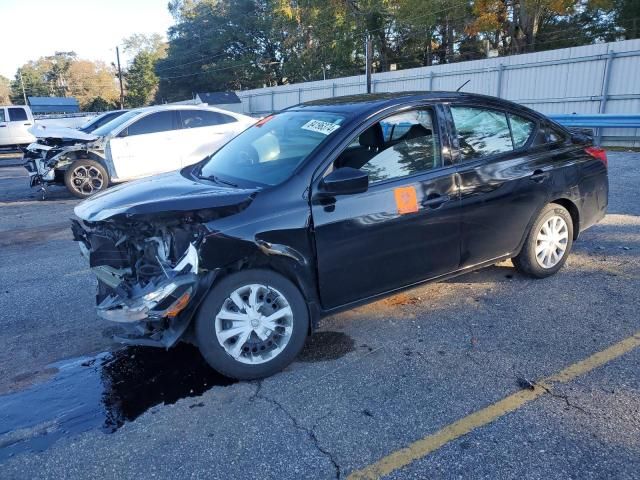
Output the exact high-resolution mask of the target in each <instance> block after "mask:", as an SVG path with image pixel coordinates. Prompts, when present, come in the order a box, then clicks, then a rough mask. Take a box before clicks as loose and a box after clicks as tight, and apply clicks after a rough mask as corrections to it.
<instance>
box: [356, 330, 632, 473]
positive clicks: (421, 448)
mask: <svg viewBox="0 0 640 480" xmlns="http://www.w3.org/2000/svg"><path fill="white" fill-rule="evenodd" d="M637 347H640V332H637V333H636V334H635V335H633V336H631V337H628V338H626V339H624V340H622V341H621V342H618V343H616V344H615V345H612V346H610V347H609V348H607V349H605V350H602V351H600V352H597V353H594V354H593V355H591V356H590V357H588V358H586V359H584V360H581V361H579V362H577V363H574V364H573V365H570V366H568V367H567V368H565V369H564V370H562V371H561V372H559V373H557V374H555V375H552V376H550V377H548V378H546V379H544V380H541V381H539V382H536V384H535V386H534V388H533V390H520V391H518V392H516V393H514V394H513V395H509V396H508V397H506V398H503V399H502V400H500V401H498V402H496V403H494V404H492V405H489V406H488V407H485V408H483V409H482V410H478V411H477V412H474V413H472V414H470V415H467V416H466V417H464V418H461V419H460V420H458V421H456V422H454V423H452V424H450V425H447V426H446V427H444V428H442V429H441V430H439V431H437V432H435V433H434V434H432V435H427V436H426V437H424V438H421V439H420V440H417V441H415V442H413V443H412V444H410V445H409V446H407V447H405V448H402V449H400V450H397V451H395V452H393V453H391V454H390V455H387V456H386V457H384V458H382V459H380V460H378V461H377V462H376V463H373V464H371V465H369V466H367V467H365V468H363V469H362V470H357V471H355V472H353V473H351V474H350V475H349V476H348V477H347V479H348V480H356V479H358V480H360V479H373V478H380V477H382V476H384V475H389V474H390V473H393V472H395V471H396V470H399V469H401V468H403V467H406V466H407V465H409V464H410V463H412V462H414V461H416V460H418V459H420V458H423V457H426V456H427V455H429V454H430V453H432V452H434V451H436V450H437V449H439V448H440V447H442V446H444V445H446V444H447V443H449V442H451V441H452V440H455V439H457V438H459V437H461V436H463V435H466V434H467V433H469V432H471V431H473V430H475V429H476V428H479V427H482V426H484V425H487V424H489V423H491V422H493V421H494V420H496V419H498V418H500V417H503V416H504V415H506V414H507V413H510V412H513V411H514V410H517V409H518V408H520V407H522V406H523V405H525V404H527V403H529V402H531V401H532V400H535V399H536V398H538V397H541V396H543V395H544V394H545V393H548V392H549V390H550V389H551V388H552V387H553V385H554V384H558V383H566V382H569V381H571V380H573V379H575V378H577V377H579V376H581V375H584V374H586V373H589V372H591V371H592V370H594V369H596V368H598V367H600V366H602V365H605V364H606V363H609V362H611V361H612V360H615V359H616V358H618V357H620V356H622V355H624V354H625V353H627V352H629V351H631V350H633V349H635V348H637Z"/></svg>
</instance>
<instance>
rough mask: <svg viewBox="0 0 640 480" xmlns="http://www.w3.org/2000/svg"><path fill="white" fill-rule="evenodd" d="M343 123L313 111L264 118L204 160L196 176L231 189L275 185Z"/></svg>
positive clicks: (340, 117)
mask: <svg viewBox="0 0 640 480" xmlns="http://www.w3.org/2000/svg"><path fill="white" fill-rule="evenodd" d="M344 121H345V116H344V115H340V114H337V113H331V112H313V111H305V112H300V111H291V112H283V113H279V114H277V115H272V116H269V117H266V118H264V119H262V120H260V121H259V122H257V123H256V124H255V125H254V126H252V127H250V128H249V129H248V130H245V131H244V132H243V133H241V134H240V135H238V136H237V137H236V138H234V139H233V140H231V141H230V142H229V143H227V144H226V145H225V146H223V147H222V148H221V149H220V150H218V151H217V152H215V153H214V154H213V155H211V156H210V157H209V158H208V159H206V160H205V161H204V163H203V164H201V166H200V169H199V170H198V171H197V175H198V176H199V177H201V178H208V179H212V180H214V181H216V180H218V181H222V182H224V183H229V184H232V185H233V184H235V183H236V182H237V181H238V180H239V181H245V182H250V183H255V184H260V185H277V184H279V183H281V182H283V181H284V180H286V179H287V178H289V177H290V176H291V174H292V173H293V172H294V170H295V169H296V167H297V166H298V165H300V164H301V163H302V162H303V161H304V160H305V159H306V158H307V157H308V156H309V155H310V154H311V152H313V151H314V150H315V149H316V148H317V147H318V146H319V145H320V144H322V143H323V142H325V141H326V140H327V139H328V138H329V137H330V136H331V135H333V134H335V132H336V131H337V130H338V129H339V128H340V126H341V125H342V124H343V123H344Z"/></svg>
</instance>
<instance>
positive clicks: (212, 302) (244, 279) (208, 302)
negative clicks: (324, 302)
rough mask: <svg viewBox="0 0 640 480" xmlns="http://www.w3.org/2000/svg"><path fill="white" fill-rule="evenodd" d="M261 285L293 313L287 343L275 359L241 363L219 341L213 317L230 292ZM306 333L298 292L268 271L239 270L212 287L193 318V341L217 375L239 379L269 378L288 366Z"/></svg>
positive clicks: (304, 307)
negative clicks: (278, 294) (263, 361)
mask: <svg viewBox="0 0 640 480" xmlns="http://www.w3.org/2000/svg"><path fill="white" fill-rule="evenodd" d="M251 284H262V285H266V286H268V287H272V288H274V289H276V290H277V291H278V292H280V293H281V294H282V295H283V296H284V297H285V298H286V300H287V301H288V303H289V306H290V307H291V311H292V314H293V315H292V317H293V319H292V333H291V336H290V338H289V342H288V343H287V344H286V346H285V347H284V348H283V350H282V351H281V352H280V353H279V354H278V355H277V356H275V357H274V358H272V359H270V360H268V361H266V362H265V363H259V364H247V363H242V362H240V361H238V360H236V359H235V358H234V357H232V356H231V355H230V354H229V353H227V351H226V350H225V349H224V347H223V346H222V345H221V344H220V342H219V341H218V337H217V336H216V331H215V318H216V315H218V312H219V311H220V309H221V308H222V306H223V303H224V302H225V301H227V299H228V298H229V296H230V295H231V293H232V292H234V291H235V290H236V289H238V288H241V287H243V286H244V285H251ZM308 331H309V312H308V310H307V304H306V302H305V299H304V297H303V296H302V294H301V293H300V290H298V288H297V287H296V286H295V285H294V284H293V283H291V282H290V281H289V280H287V279H286V278H284V277H283V276H282V275H280V274H278V273H276V272H273V271H270V270H257V269H256V270H242V271H240V272H237V273H233V274H230V275H229V276H227V277H225V278H223V279H222V280H221V281H220V282H219V283H217V284H216V285H214V287H213V288H212V289H211V291H210V292H209V294H208V295H207V297H206V298H205V299H204V301H203V303H202V306H201V308H200V310H199V311H198V313H197V315H196V318H195V338H196V343H197V345H198V348H199V349H200V352H201V353H202V356H203V357H204V358H205V360H206V361H207V362H208V363H209V365H211V367H213V368H214V369H215V370H217V371H218V372H220V373H222V374H223V375H226V376H227V377H230V378H236V379H238V380H253V379H257V378H263V377H268V376H270V375H273V374H274V373H276V372H279V371H280V370H282V369H283V368H285V367H286V366H287V365H289V364H290V363H291V362H293V360H294V359H295V358H296V356H297V355H298V354H299V353H300V351H301V350H302V348H303V347H304V343H305V341H306V338H307V333H308Z"/></svg>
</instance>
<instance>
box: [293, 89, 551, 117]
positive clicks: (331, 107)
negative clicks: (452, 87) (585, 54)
mask: <svg viewBox="0 0 640 480" xmlns="http://www.w3.org/2000/svg"><path fill="white" fill-rule="evenodd" d="M455 100H457V101H461V100H467V101H473V102H476V103H485V104H493V105H494V106H496V105H503V106H504V107H511V108H517V109H522V110H526V111H527V112H529V113H530V114H531V113H532V114H535V115H536V116H538V117H539V116H540V115H539V114H538V113H537V112H534V111H533V110H530V109H529V108H527V107H523V106H522V105H518V104H516V103H513V102H510V101H508V100H503V99H500V98H497V97H491V96H488V95H480V94H477V93H466V92H446V91H412V92H393V93H363V94H358V95H346V96H342V97H331V98H324V99H321V100H312V101H310V102H305V103H300V104H298V105H295V106H292V107H290V108H288V109H286V110H324V111H332V112H342V113H348V114H366V113H368V112H371V111H378V110H383V109H385V108H389V107H394V106H397V105H403V104H411V103H415V102H420V101H441V102H447V101H455Z"/></svg>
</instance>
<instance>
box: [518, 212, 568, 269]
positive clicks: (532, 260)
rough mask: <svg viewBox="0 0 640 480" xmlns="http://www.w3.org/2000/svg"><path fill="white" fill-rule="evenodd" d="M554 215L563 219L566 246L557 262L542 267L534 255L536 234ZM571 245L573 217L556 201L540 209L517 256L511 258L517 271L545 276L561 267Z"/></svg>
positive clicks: (536, 242) (536, 244) (536, 240)
mask: <svg viewBox="0 0 640 480" xmlns="http://www.w3.org/2000/svg"><path fill="white" fill-rule="evenodd" d="M554 216H558V217H560V218H562V220H564V222H565V225H566V230H567V240H566V248H565V250H564V252H563V253H562V256H561V257H560V259H559V261H557V263H555V264H554V265H553V266H550V267H544V266H542V265H540V263H539V261H538V258H537V257H536V247H537V246H538V234H539V233H540V232H541V230H542V228H543V225H544V224H545V223H546V222H547V221H549V220H550V219H551V218H552V217H554ZM572 246H573V219H572V218H571V215H570V214H569V212H568V211H567V209H566V208H564V207H563V206H561V205H558V204H556V203H550V204H549V205H547V206H546V207H544V208H543V209H542V211H541V212H540V214H539V215H538V217H537V218H536V220H535V222H533V225H532V226H531V229H530V230H529V233H528V234H527V238H526V239H525V241H524V245H523V246H522V250H521V251H520V253H519V254H518V256H516V257H514V258H513V259H512V261H513V264H514V266H515V267H516V269H517V270H518V271H519V272H521V273H523V274H525V275H528V276H530V277H535V278H545V277H548V276H550V275H553V274H555V273H556V272H557V271H558V270H560V269H561V268H562V266H563V265H564V263H565V262H566V261H567V257H568V256H569V253H570V252H571V247H572Z"/></svg>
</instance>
